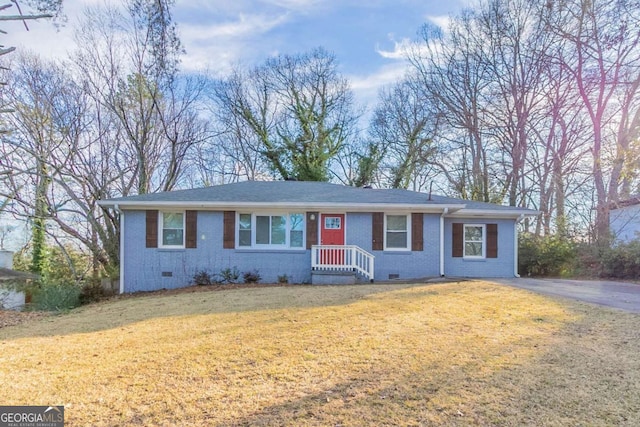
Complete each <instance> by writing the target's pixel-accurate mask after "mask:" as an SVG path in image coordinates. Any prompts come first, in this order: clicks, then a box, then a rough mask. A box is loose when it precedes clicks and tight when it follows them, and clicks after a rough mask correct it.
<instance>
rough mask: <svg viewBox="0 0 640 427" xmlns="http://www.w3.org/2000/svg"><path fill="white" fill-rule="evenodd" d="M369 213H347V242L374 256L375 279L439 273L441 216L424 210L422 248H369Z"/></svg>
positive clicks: (370, 225) (427, 275) (409, 277)
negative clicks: (418, 249)
mask: <svg viewBox="0 0 640 427" xmlns="http://www.w3.org/2000/svg"><path fill="white" fill-rule="evenodd" d="M372 221H373V219H372V215H371V214H370V213H349V214H347V239H346V240H347V244H348V245H357V246H360V247H361V248H362V249H364V250H366V251H367V252H370V253H372V254H373V255H374V256H375V278H376V280H388V279H389V275H390V274H391V275H394V276H396V275H397V277H399V278H404V279H412V278H421V277H437V276H439V275H440V246H439V245H440V244H439V240H440V216H439V215H431V214H425V215H424V221H423V236H424V237H423V238H424V250H423V251H422V252H411V251H402V252H396V251H372V249H371V228H372Z"/></svg>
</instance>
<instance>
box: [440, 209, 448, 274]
mask: <svg viewBox="0 0 640 427" xmlns="http://www.w3.org/2000/svg"><path fill="white" fill-rule="evenodd" d="M448 213H449V208H444V209H443V210H442V215H440V277H444V216H445V215H446V214H448Z"/></svg>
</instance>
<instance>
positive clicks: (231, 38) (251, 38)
mask: <svg viewBox="0 0 640 427" xmlns="http://www.w3.org/2000/svg"><path fill="white" fill-rule="evenodd" d="M288 19H289V14H288V13H283V14H280V15H274V16H269V15H264V14H263V15H250V14H240V15H238V17H237V19H236V20H233V21H227V22H223V23H219V24H209V25H196V24H189V23H188V22H180V23H178V25H179V26H178V28H179V32H180V39H181V41H182V43H183V45H184V47H185V49H186V51H187V55H186V56H185V57H184V58H183V62H182V65H183V69H185V70H186V71H197V70H202V69H210V70H211V71H214V72H217V73H222V74H225V73H227V72H229V71H230V70H231V68H232V67H233V65H234V64H236V63H238V62H240V61H241V60H243V59H247V58H249V57H252V56H260V54H262V55H263V56H264V54H265V53H264V51H263V50H261V49H259V47H258V46H259V43H260V40H261V36H262V35H263V34H266V33H268V32H269V31H271V30H273V29H274V28H276V27H278V26H281V25H283V24H285V23H286V22H287V21H288Z"/></svg>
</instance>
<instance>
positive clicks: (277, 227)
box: [271, 216, 287, 245]
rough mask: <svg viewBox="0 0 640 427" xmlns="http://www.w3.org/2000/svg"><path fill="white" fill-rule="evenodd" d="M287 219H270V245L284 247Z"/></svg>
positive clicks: (280, 217) (273, 217)
mask: <svg viewBox="0 0 640 427" xmlns="http://www.w3.org/2000/svg"><path fill="white" fill-rule="evenodd" d="M286 227H287V217H284V216H272V217H271V244H272V245H284V244H285V243H286V239H287V229H286Z"/></svg>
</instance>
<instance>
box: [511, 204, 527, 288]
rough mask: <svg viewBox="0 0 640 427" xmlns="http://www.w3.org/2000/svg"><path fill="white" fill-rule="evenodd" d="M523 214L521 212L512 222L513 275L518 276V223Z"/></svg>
mask: <svg viewBox="0 0 640 427" xmlns="http://www.w3.org/2000/svg"><path fill="white" fill-rule="evenodd" d="M524 217H525V215H524V214H521V215H520V216H519V217H518V218H516V220H515V222H514V223H513V275H514V276H515V277H518V278H519V277H520V274H518V223H519V222H520V221H522V220H523V219H524Z"/></svg>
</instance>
